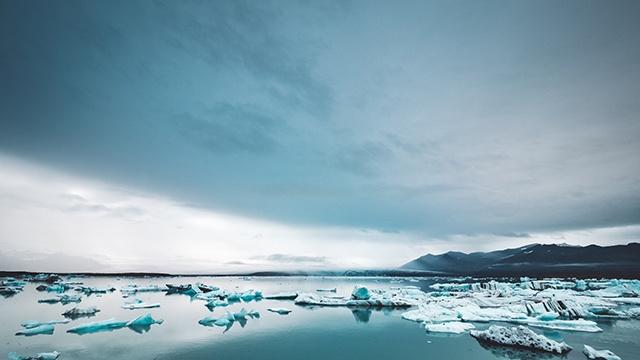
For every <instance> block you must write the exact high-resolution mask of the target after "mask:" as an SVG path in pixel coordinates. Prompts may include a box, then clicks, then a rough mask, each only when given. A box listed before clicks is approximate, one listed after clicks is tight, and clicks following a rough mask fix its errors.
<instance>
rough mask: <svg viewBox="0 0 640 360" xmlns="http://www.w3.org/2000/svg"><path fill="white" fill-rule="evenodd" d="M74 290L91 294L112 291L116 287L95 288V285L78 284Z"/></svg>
mask: <svg viewBox="0 0 640 360" xmlns="http://www.w3.org/2000/svg"><path fill="white" fill-rule="evenodd" d="M76 291H79V292H82V293H84V294H86V295H91V294H106V293H110V292H114V291H116V289H115V288H113V287H110V288H97V287H91V286H78V287H77V288H76Z"/></svg>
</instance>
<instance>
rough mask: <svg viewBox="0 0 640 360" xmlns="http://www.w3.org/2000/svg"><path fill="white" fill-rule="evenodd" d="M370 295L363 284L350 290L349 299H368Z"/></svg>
mask: <svg viewBox="0 0 640 360" xmlns="http://www.w3.org/2000/svg"><path fill="white" fill-rule="evenodd" d="M370 297H371V294H369V289H367V288H366V287H364V286H356V287H354V288H353V291H352V292H351V299H353V300H369V298H370Z"/></svg>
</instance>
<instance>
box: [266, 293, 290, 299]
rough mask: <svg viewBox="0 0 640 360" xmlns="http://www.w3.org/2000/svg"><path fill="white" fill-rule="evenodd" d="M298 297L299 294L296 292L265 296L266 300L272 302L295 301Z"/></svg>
mask: <svg viewBox="0 0 640 360" xmlns="http://www.w3.org/2000/svg"><path fill="white" fill-rule="evenodd" d="M297 297H298V293H295V292H282V293H276V294H271V295H265V296H264V298H265V299H271V300H295V299H296V298H297Z"/></svg>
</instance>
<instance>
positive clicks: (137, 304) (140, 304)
mask: <svg viewBox="0 0 640 360" xmlns="http://www.w3.org/2000/svg"><path fill="white" fill-rule="evenodd" d="M158 307H160V304H158V303H152V304H149V303H146V302H144V301H142V300H140V299H135V300H134V301H131V302H127V303H124V304H123V305H122V308H123V309H128V310H136V309H151V308H158Z"/></svg>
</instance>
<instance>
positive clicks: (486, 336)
mask: <svg viewBox="0 0 640 360" xmlns="http://www.w3.org/2000/svg"><path fill="white" fill-rule="evenodd" d="M469 333H470V334H471V336H473V337H474V338H476V339H478V340H479V341H484V342H486V343H491V344H498V345H503V346H512V347H523V348H529V349H533V350H539V351H546V352H551V353H557V354H564V353H566V352H569V351H571V346H569V345H567V344H565V343H564V342H557V341H554V340H551V339H549V338H547V337H546V336H544V335H538V334H536V333H535V332H533V331H532V330H530V329H528V328H527V327H524V326H517V327H512V328H508V327H504V326H497V325H491V326H490V327H489V329H487V330H470V331H469Z"/></svg>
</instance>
